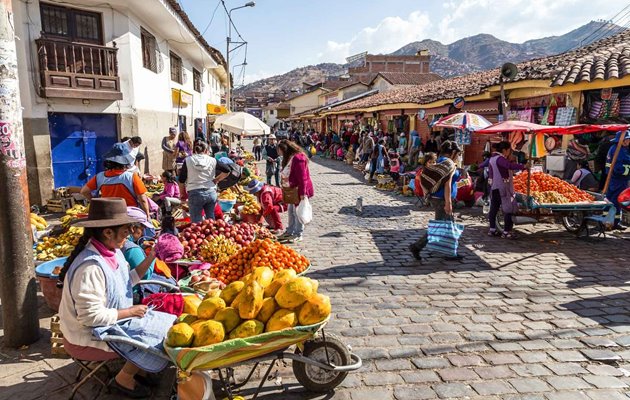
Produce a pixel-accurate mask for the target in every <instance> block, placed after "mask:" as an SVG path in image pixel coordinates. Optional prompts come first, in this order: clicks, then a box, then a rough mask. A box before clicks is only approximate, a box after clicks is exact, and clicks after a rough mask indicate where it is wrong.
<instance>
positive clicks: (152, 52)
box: [140, 29, 158, 72]
mask: <svg viewBox="0 0 630 400" xmlns="http://www.w3.org/2000/svg"><path fill="white" fill-rule="evenodd" d="M140 41H141V42H142V66H143V67H144V68H146V69H150V70H151V71H153V72H157V57H158V52H157V41H156V40H155V36H153V35H152V34H150V33H149V32H147V31H146V30H144V29H141V30H140Z"/></svg>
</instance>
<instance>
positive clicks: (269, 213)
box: [247, 179, 288, 233]
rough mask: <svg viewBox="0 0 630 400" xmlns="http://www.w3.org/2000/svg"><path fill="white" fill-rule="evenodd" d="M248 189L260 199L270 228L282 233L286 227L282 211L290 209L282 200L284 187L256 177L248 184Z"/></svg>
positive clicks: (263, 213) (259, 201)
mask: <svg viewBox="0 0 630 400" xmlns="http://www.w3.org/2000/svg"><path fill="white" fill-rule="evenodd" d="M247 191H248V192H249V193H250V194H253V195H255V196H256V198H257V199H258V203H260V206H261V208H262V215H263V217H264V218H265V221H267V224H269V229H270V230H271V231H272V232H274V233H280V232H281V231H282V230H283V229H284V228H283V226H282V219H280V213H282V212H285V211H286V210H287V209H288V207H287V205H286V204H284V203H283V202H282V189H281V188H279V187H277V186H271V185H266V184H265V183H263V182H260V181H257V180H256V179H254V180H252V181H251V182H249V184H248V185H247Z"/></svg>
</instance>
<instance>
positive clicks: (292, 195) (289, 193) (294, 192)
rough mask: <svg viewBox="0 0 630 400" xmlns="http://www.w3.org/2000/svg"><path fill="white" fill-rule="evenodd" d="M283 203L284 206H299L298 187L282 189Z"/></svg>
mask: <svg viewBox="0 0 630 400" xmlns="http://www.w3.org/2000/svg"><path fill="white" fill-rule="evenodd" d="M282 202H283V203H284V204H298V203H299V202H300V196H299V194H298V188H297V187H284V186H283V187H282Z"/></svg>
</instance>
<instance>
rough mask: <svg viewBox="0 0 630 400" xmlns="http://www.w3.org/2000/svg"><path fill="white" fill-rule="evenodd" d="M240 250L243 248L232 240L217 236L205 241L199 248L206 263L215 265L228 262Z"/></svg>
mask: <svg viewBox="0 0 630 400" xmlns="http://www.w3.org/2000/svg"><path fill="white" fill-rule="evenodd" d="M240 249H241V246H239V245H238V244H237V243H236V242H234V241H233V240H232V239H229V238H227V237H225V236H223V235H217V236H214V237H212V238H210V239H209V240H208V239H207V240H206V241H205V243H204V244H203V245H202V246H201V247H200V248H199V255H200V256H201V258H203V260H204V261H206V262H210V263H213V264H215V263H219V262H222V261H225V260H227V259H228V258H230V256H231V255H233V254H235V253H236V252H237V251H239V250H240Z"/></svg>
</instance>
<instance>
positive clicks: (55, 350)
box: [50, 314, 68, 358]
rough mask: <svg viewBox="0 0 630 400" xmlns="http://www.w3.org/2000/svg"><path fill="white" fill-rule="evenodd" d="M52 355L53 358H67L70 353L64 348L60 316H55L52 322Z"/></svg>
mask: <svg viewBox="0 0 630 400" xmlns="http://www.w3.org/2000/svg"><path fill="white" fill-rule="evenodd" d="M50 333H51V336H50V353H51V354H52V355H53V356H56V357H61V358H66V357H68V353H66V349H64V347H63V334H62V333H61V328H60V327H59V315H58V314H55V315H54V316H53V317H52V319H51V320H50Z"/></svg>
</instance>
